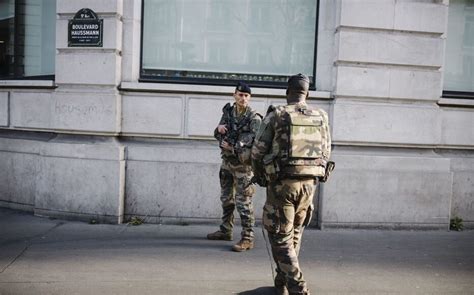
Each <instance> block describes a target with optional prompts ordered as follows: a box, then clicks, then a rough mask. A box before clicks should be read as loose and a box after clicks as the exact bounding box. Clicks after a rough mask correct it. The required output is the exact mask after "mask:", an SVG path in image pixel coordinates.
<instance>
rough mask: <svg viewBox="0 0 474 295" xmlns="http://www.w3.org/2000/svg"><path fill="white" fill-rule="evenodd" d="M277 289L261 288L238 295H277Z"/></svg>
mask: <svg viewBox="0 0 474 295" xmlns="http://www.w3.org/2000/svg"><path fill="white" fill-rule="evenodd" d="M275 294H276V293H275V288H274V287H260V288H257V289H253V290H249V291H244V292H240V293H238V295H275Z"/></svg>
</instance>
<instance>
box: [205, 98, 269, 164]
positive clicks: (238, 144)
mask: <svg viewBox="0 0 474 295" xmlns="http://www.w3.org/2000/svg"><path fill="white" fill-rule="evenodd" d="M261 123H262V116H261V115H260V114H259V113H257V112H256V111H254V110H252V108H251V107H250V106H248V107H247V109H246V110H245V112H244V113H243V114H240V115H239V114H237V106H236V105H235V104H234V105H232V106H231V105H230V103H228V104H227V105H226V106H224V108H223V109H222V117H221V119H220V121H219V125H226V126H227V130H228V131H227V133H226V134H224V135H222V134H220V133H219V132H218V131H217V128H216V129H214V137H215V138H216V139H217V140H219V142H220V141H222V140H225V141H227V142H229V143H230V144H231V145H232V146H233V148H234V151H233V152H231V151H228V150H225V149H222V148H221V156H222V159H225V160H228V161H229V162H231V163H232V164H234V165H236V164H244V165H250V154H251V149H252V144H253V141H254V139H255V135H256V133H257V131H258V129H259V127H260V124H261Z"/></svg>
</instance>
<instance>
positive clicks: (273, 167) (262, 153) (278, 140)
mask: <svg viewBox="0 0 474 295" xmlns="http://www.w3.org/2000/svg"><path fill="white" fill-rule="evenodd" d="M301 110H303V111H302V112H305V113H309V114H310V115H311V116H312V117H311V118H313V119H314V121H315V122H319V123H318V124H319V126H320V127H319V128H320V129H319V132H314V133H312V132H308V130H310V131H311V129H305V131H304V132H301V131H300V132H298V128H297V127H296V128H295V127H294V126H290V124H289V123H288V122H289V117H290V114H289V113H290V112H293V113H298V112H299V111H301ZM318 124H316V125H318ZM290 128H293V129H292V130H291V132H292V133H291V134H292V135H291V136H292V137H293V138H292V139H291V140H290ZM312 128H314V127H312ZM316 128H318V127H316ZM301 130H303V129H301ZM330 147H331V138H330V133H329V124H328V116H327V114H326V112H324V111H323V110H320V109H315V110H311V109H309V108H308V106H307V105H306V103H305V102H304V101H303V102H298V103H294V104H289V105H286V106H279V107H276V108H274V107H270V108H269V111H268V112H267V116H266V117H265V119H264V120H263V122H262V124H261V126H260V129H259V131H258V133H257V136H256V138H255V142H254V146H253V148H252V166H253V168H254V173H255V175H256V177H257V178H261V177H265V178H266V180H267V199H266V202H265V206H264V209H263V224H264V227H265V229H266V230H267V232H268V236H269V240H270V243H271V247H272V254H273V259H274V260H275V262H276V264H277V270H276V271H277V276H276V278H275V287H276V288H277V290H282V289H283V290H284V291H285V292H286V291H289V292H290V294H309V290H308V289H307V287H306V282H305V280H304V278H303V274H302V272H301V270H300V267H299V263H298V254H299V249H300V246H301V237H302V234H303V229H304V227H305V226H306V225H308V224H309V222H310V221H311V214H312V209H313V195H314V193H315V190H316V187H317V184H318V177H322V176H324V170H325V169H324V167H325V163H326V161H327V160H328V159H329V156H330V151H331V148H330ZM290 151H291V152H290ZM290 153H293V154H298V153H299V154H305V155H312V157H313V160H301V161H300V163H299V164H301V166H298V165H293V166H288V165H289V164H288V162H285V159H288V156H289V154H290ZM305 161H306V162H305ZM280 292H282V291H280ZM285 292H282V293H280V294H286V293H285Z"/></svg>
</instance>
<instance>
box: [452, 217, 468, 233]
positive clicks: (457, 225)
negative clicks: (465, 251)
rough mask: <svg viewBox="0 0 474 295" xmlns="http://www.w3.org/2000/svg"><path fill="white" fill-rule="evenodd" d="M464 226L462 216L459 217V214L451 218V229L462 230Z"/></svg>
mask: <svg viewBox="0 0 474 295" xmlns="http://www.w3.org/2000/svg"><path fill="white" fill-rule="evenodd" d="M463 227H464V226H463V224H462V218H459V217H457V216H456V217H454V218H451V221H450V223H449V229H450V230H455V231H462V229H463Z"/></svg>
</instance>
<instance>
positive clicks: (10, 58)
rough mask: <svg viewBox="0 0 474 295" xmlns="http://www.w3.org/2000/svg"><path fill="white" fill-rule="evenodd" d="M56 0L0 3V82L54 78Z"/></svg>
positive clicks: (25, 0) (6, 1)
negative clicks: (0, 80)
mask: <svg viewBox="0 0 474 295" xmlns="http://www.w3.org/2000/svg"><path fill="white" fill-rule="evenodd" d="M55 48H56V1H55V0H0V79H17V78H24V77H32V78H34V77H39V78H41V77H51V76H50V75H53V74H54V65H55V64H54V58H55Z"/></svg>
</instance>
